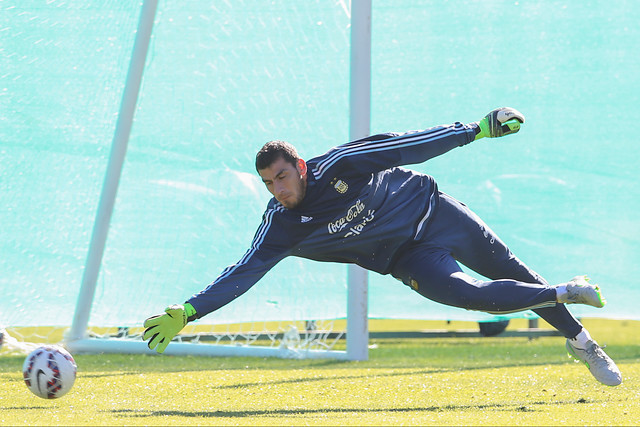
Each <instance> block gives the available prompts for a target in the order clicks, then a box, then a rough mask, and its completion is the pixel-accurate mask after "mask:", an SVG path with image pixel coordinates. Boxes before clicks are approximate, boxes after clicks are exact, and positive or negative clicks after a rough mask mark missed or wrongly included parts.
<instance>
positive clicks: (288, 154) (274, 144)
mask: <svg viewBox="0 0 640 427" xmlns="http://www.w3.org/2000/svg"><path fill="white" fill-rule="evenodd" d="M281 157H282V158H283V159H284V160H285V161H287V162H289V163H291V164H292V165H293V166H294V167H296V166H297V164H298V160H299V159H300V156H299V155H298V152H297V151H296V147H294V146H293V145H291V144H289V143H288V142H284V141H278V140H275V141H269V142H267V143H266V144H264V145H263V146H262V148H261V149H260V151H258V154H256V170H257V171H259V170H260V169H266V168H268V167H269V166H271V164H273V162H275V161H276V160H278V159H279V158H281Z"/></svg>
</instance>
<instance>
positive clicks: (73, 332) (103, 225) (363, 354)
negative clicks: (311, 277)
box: [65, 0, 371, 360]
mask: <svg viewBox="0 0 640 427" xmlns="http://www.w3.org/2000/svg"><path fill="white" fill-rule="evenodd" d="M157 4H158V2H157V0H144V2H143V5H142V10H141V13H140V20H139V24H138V31H137V33H136V37H135V42H134V46H133V52H132V57H131V61H130V65H129V71H128V74H127V79H126V84H125V89H124V93H123V96H122V102H121V105H120V111H119V115H118V119H117V123H116V128H115V132H114V138H113V142H112V147H111V153H110V157H109V162H108V165H107V170H106V174H105V179H104V184H103V187H102V192H101V196H100V201H99V205H98V211H97V214H96V218H95V222H94V227H93V231H92V235H91V241H90V246H89V250H88V254H87V259H86V264H85V269H84V272H83V277H82V282H81V287H80V291H79V294H78V299H77V304H76V310H75V314H74V317H73V323H72V325H71V329H70V331H69V333H68V334H67V336H66V337H65V346H66V347H67V348H68V349H69V350H70V351H71V352H73V353H155V352H153V351H151V350H149V349H148V348H147V345H146V342H144V341H142V340H141V339H140V336H139V335H137V336H135V337H136V338H135V339H121V338H122V337H112V338H99V337H98V338H95V337H90V335H91V334H90V332H89V330H90V329H89V319H90V316H91V309H92V305H93V300H94V295H95V290H96V284H97V280H98V275H99V271H100V266H101V264H102V258H103V253H104V248H105V244H106V240H107V235H108V231H109V225H110V221H111V216H112V213H113V208H114V204H115V200H116V194H117V189H118V185H119V180H120V176H121V172H122V166H123V163H124V159H125V156H126V150H127V144H128V141H129V135H130V132H131V128H132V125H133V117H134V113H135V109H136V104H137V100H138V93H139V89H140V85H141V81H142V75H143V71H144V66H145V61H146V57H147V51H148V46H149V41H150V37H151V33H152V28H153V22H154V19H155V14H156V9H157ZM350 20H351V45H350V97H349V104H350V105H349V108H350V117H349V120H350V130H349V136H350V138H351V140H354V139H358V138H362V137H365V136H367V135H368V133H369V126H370V122H369V120H370V92H371V0H351V16H350ZM347 281H348V285H347V287H348V290H347V292H348V295H347V319H346V350H334V349H332V348H331V347H333V346H332V345H324V346H320V348H317V346H315V347H314V346H308V345H307V346H303V347H296V346H293V345H291V343H292V342H293V343H295V342H300V341H302V342H307V344H308V341H309V339H308V335H309V334H308V333H307V335H306V336H303V338H302V340H301V339H300V335H298V334H297V332H296V331H295V328H293V329H292V330H291V331H292V332H293V333H294V334H295V335H296V336H293V337H292V336H289V337H288V334H289V332H291V331H286V332H285V333H284V334H282V336H283V337H282V338H278V339H279V340H280V341H281V343H280V344H279V345H271V346H260V345H236V344H232V345H226V344H216V345H208V344H197V343H196V344H194V343H187V342H173V343H172V344H171V345H169V346H168V348H167V350H166V352H165V354H169V355H198V356H255V357H270V356H273V357H297V358H336V359H346V360H366V359H367V358H368V338H369V332H368V310H367V304H368V302H367V288H368V276H367V272H366V271H365V270H363V269H362V268H360V267H357V266H355V265H352V266H349V269H348V279H347ZM307 332H308V331H307ZM317 335H322V333H318V334H317ZM311 336H312V337H311V339H312V340H315V339H316V338H315V335H314V334H313V332H312V333H311ZM341 337H344V333H341V334H339V335H338V338H341ZM324 339H325V340H328V341H331V340H332V339H334V341H335V339H336V338H335V335H334V336H333V338H327V336H325V337H324ZM322 347H325V348H322Z"/></svg>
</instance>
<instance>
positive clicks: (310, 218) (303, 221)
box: [300, 215, 313, 223]
mask: <svg viewBox="0 0 640 427" xmlns="http://www.w3.org/2000/svg"><path fill="white" fill-rule="evenodd" d="M312 219H313V217H312V216H304V215H302V216H301V217H300V222H302V223H305V222H309V221H311V220H312Z"/></svg>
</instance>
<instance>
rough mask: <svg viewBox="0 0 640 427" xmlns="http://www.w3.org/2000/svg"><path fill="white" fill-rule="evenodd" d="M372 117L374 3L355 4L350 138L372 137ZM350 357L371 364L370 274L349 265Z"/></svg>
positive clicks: (358, 1)
mask: <svg viewBox="0 0 640 427" xmlns="http://www.w3.org/2000/svg"><path fill="white" fill-rule="evenodd" d="M370 117H371V0H351V73H350V87H349V138H350V140H351V141H353V140H355V139H359V138H363V137H365V136H368V135H369V126H370V120H371V119H370ZM347 286H348V291H347V357H348V359H350V360H367V358H368V353H369V347H368V344H369V323H368V307H367V304H368V297H367V288H368V277H367V271H366V270H365V269H363V268H361V267H359V266H357V265H349V267H348V274H347Z"/></svg>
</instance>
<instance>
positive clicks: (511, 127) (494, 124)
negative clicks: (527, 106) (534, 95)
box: [475, 107, 524, 139]
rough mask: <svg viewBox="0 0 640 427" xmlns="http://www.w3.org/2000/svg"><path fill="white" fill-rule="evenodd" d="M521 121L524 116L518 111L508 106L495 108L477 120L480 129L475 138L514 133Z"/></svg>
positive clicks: (495, 136)
mask: <svg viewBox="0 0 640 427" xmlns="http://www.w3.org/2000/svg"><path fill="white" fill-rule="evenodd" d="M522 123H524V116H523V115H522V113H521V112H520V111H518V110H515V109H513V108H508V107H502V108H498V109H495V110H493V111H492V112H490V113H489V114H487V115H486V116H485V117H484V118H483V119H482V120H480V121H479V122H478V128H479V129H480V131H479V132H478V133H477V134H476V138H475V139H480V138H485V137H487V138H498V137H500V136H505V135H509V134H512V133H516V132H518V131H519V130H520V125H521V124H522Z"/></svg>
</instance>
